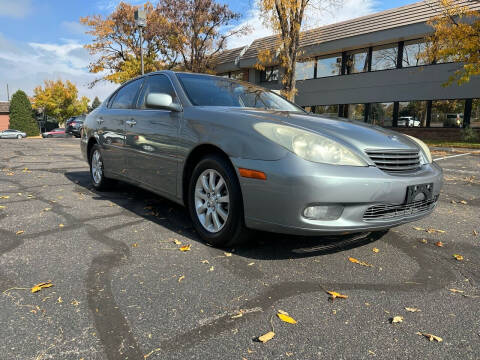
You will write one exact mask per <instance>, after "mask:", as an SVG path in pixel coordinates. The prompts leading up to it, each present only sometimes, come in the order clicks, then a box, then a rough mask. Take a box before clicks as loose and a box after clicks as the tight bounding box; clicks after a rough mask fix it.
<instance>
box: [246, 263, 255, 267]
mask: <svg viewBox="0 0 480 360" xmlns="http://www.w3.org/2000/svg"><path fill="white" fill-rule="evenodd" d="M252 265H255V263H254V262H251V263H248V264H247V266H252Z"/></svg>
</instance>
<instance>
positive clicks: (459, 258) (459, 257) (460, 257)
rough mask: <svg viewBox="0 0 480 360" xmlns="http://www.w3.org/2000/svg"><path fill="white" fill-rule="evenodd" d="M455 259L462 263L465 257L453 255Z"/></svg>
mask: <svg viewBox="0 0 480 360" xmlns="http://www.w3.org/2000/svg"><path fill="white" fill-rule="evenodd" d="M453 257H454V258H455V259H457V260H458V261H462V260H463V256H462V255H459V254H453Z"/></svg>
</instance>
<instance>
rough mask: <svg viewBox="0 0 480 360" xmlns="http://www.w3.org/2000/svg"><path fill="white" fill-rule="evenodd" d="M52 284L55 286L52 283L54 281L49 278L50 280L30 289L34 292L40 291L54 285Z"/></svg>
mask: <svg viewBox="0 0 480 360" xmlns="http://www.w3.org/2000/svg"><path fill="white" fill-rule="evenodd" d="M52 286H53V284H52V282H51V281H50V280H49V281H46V282H41V283H39V284H37V285H35V286H34V287H32V288H31V290H30V291H31V292H32V293H36V292H38V291H40V290H42V289H46V288H49V287H52Z"/></svg>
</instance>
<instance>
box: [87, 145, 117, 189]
mask: <svg viewBox="0 0 480 360" xmlns="http://www.w3.org/2000/svg"><path fill="white" fill-rule="evenodd" d="M90 179H91V181H92V185H93V187H94V188H95V189H96V190H99V191H105V190H109V189H111V187H112V186H113V181H112V180H110V179H108V178H106V177H105V173H104V167H103V158H102V153H101V151H100V146H99V145H98V144H95V145H93V147H92V150H91V151H90Z"/></svg>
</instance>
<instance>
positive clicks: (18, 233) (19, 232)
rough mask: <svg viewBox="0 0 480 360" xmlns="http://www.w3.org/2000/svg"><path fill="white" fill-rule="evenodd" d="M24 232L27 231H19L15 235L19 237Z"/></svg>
mask: <svg viewBox="0 0 480 360" xmlns="http://www.w3.org/2000/svg"><path fill="white" fill-rule="evenodd" d="M24 232H25V231H23V230H18V231H17V232H16V233H15V234H17V235H22V234H23V233H24Z"/></svg>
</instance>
